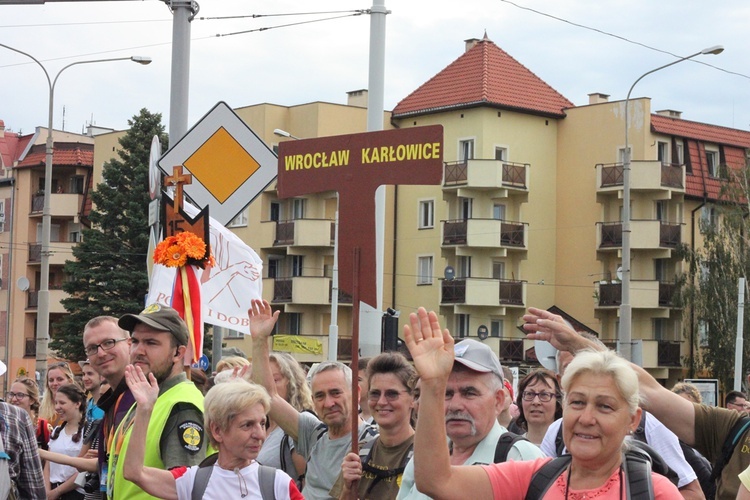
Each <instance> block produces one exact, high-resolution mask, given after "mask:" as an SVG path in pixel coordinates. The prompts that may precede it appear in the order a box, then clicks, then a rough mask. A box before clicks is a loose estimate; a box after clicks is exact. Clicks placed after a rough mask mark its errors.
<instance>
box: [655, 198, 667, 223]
mask: <svg viewBox="0 0 750 500" xmlns="http://www.w3.org/2000/svg"><path fill="white" fill-rule="evenodd" d="M667 213H668V206H667V202H666V201H665V200H659V201H657V202H656V220H658V221H662V222H666V221H668V220H669V217H668V216H667Z"/></svg>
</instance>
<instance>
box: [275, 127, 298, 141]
mask: <svg viewBox="0 0 750 500" xmlns="http://www.w3.org/2000/svg"><path fill="white" fill-rule="evenodd" d="M273 134H274V135H278V136H279V137H288V138H289V139H294V140H296V141H299V140H300V138H299V137H295V136H293V135H292V134H290V133H289V132H287V131H286V130H281V129H280V128H275V129H273Z"/></svg>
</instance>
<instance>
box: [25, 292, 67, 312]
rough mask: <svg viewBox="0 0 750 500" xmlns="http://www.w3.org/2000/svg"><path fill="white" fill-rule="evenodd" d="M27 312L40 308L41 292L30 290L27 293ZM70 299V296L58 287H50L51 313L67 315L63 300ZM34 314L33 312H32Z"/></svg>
mask: <svg viewBox="0 0 750 500" xmlns="http://www.w3.org/2000/svg"><path fill="white" fill-rule="evenodd" d="M26 294H27V297H26V310H27V311H30V310H36V309H37V308H38V307H39V290H29V291H28V292H26ZM67 297H68V294H67V293H65V292H63V291H62V288H60V287H59V286H57V285H50V288H49V312H50V314H67V312H68V311H66V310H65V308H64V307H63V305H62V303H61V302H60V301H61V300H62V299H65V298H67ZM30 312H32V311H30Z"/></svg>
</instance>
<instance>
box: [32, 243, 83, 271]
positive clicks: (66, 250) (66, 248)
mask: <svg viewBox="0 0 750 500" xmlns="http://www.w3.org/2000/svg"><path fill="white" fill-rule="evenodd" d="M73 245H76V243H74V242H70V241H53V242H50V256H49V263H50V265H51V266H62V265H65V261H66V260H73ZM41 262H42V244H41V243H29V260H28V264H41Z"/></svg>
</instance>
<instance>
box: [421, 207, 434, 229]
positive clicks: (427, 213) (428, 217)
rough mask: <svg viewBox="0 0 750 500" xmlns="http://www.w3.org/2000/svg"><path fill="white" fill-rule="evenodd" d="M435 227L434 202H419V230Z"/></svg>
mask: <svg viewBox="0 0 750 500" xmlns="http://www.w3.org/2000/svg"><path fill="white" fill-rule="evenodd" d="M434 227H435V201H434V200H423V201H420V202H419V229H432V228H434Z"/></svg>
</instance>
